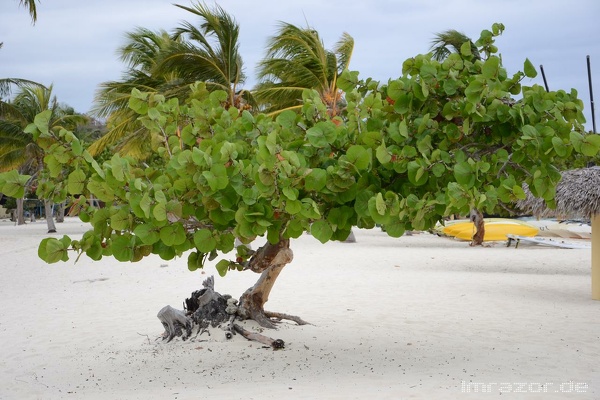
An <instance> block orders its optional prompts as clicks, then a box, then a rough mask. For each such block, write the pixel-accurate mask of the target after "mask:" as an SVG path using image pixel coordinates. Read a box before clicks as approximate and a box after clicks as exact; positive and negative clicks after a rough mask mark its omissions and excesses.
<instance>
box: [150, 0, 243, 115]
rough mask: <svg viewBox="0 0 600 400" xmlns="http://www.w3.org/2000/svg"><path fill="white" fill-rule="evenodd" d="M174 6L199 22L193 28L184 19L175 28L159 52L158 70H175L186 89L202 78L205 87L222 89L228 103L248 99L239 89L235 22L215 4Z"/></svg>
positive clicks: (240, 76) (239, 61)
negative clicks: (199, 19)
mask: <svg viewBox="0 0 600 400" xmlns="http://www.w3.org/2000/svg"><path fill="white" fill-rule="evenodd" d="M177 7H179V8H182V9H184V10H186V11H189V12H191V13H192V14H195V15H197V16H199V17H201V18H202V21H203V22H202V24H201V25H200V27H199V28H197V27H196V26H194V25H193V24H191V23H189V22H187V21H184V22H183V23H182V24H181V26H180V27H179V28H177V29H175V32H174V34H173V36H172V38H173V42H172V43H171V46H170V47H169V48H168V49H166V51H165V52H163V53H162V54H161V55H162V57H161V59H160V60H159V61H160V62H159V68H158V69H159V71H162V72H163V73H167V72H171V73H175V74H176V75H177V76H178V77H179V79H180V80H181V87H182V88H185V89H186V90H187V89H188V87H189V84H190V83H194V82H197V81H201V82H205V83H206V87H207V89H208V90H209V91H213V90H224V91H225V92H227V95H228V99H229V100H228V102H229V104H230V105H234V106H240V105H242V104H244V103H245V102H247V101H249V100H250V98H249V93H248V92H247V91H244V90H240V85H241V84H243V83H244V80H245V78H246V77H245V75H244V73H243V63H242V57H241V55H240V53H239V33H240V26H239V24H238V23H237V22H236V21H235V19H234V18H232V17H231V16H230V15H229V14H228V13H227V12H225V10H223V8H221V7H220V6H218V5H216V6H215V7H214V9H211V8H209V7H207V6H206V5H202V4H199V3H196V4H194V5H193V7H185V6H182V5H177ZM211 42H212V43H211ZM185 94H186V92H184V93H181V95H185Z"/></svg>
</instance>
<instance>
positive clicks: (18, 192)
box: [0, 169, 31, 199]
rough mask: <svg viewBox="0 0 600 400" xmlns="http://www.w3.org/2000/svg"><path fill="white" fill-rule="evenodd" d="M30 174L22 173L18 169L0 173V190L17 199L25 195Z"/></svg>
mask: <svg viewBox="0 0 600 400" xmlns="http://www.w3.org/2000/svg"><path fill="white" fill-rule="evenodd" d="M30 178H31V176H30V175H20V174H19V173H18V172H17V170H16V169H13V170H10V171H8V172H3V173H0V192H2V193H3V194H5V195H7V196H10V197H14V198H17V199H21V198H23V196H25V185H26V184H27V182H28V181H29V179H30Z"/></svg>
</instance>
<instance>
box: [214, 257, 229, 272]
mask: <svg viewBox="0 0 600 400" xmlns="http://www.w3.org/2000/svg"><path fill="white" fill-rule="evenodd" d="M230 265H231V262H230V261H227V260H221V261H219V262H218V263H217V265H215V268H216V269H217V272H218V273H219V275H220V276H225V275H227V271H228V270H229V266H230Z"/></svg>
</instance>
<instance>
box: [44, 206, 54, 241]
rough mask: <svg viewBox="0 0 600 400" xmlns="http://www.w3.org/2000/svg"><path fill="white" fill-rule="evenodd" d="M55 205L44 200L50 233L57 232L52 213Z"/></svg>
mask: <svg viewBox="0 0 600 400" xmlns="http://www.w3.org/2000/svg"><path fill="white" fill-rule="evenodd" d="M53 205H54V203H53V202H52V200H44V213H45V214H46V224H48V233H54V232H56V225H55V224H54V217H53V215H52V214H53V213H52V208H53V207H52V206H53Z"/></svg>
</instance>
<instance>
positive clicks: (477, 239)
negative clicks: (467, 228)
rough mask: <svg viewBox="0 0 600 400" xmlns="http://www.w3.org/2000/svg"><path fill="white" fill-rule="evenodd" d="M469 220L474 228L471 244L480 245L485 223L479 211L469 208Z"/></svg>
mask: <svg viewBox="0 0 600 400" xmlns="http://www.w3.org/2000/svg"><path fill="white" fill-rule="evenodd" d="M471 222H473V223H474V224H475V229H476V231H475V234H474V235H473V240H472V241H471V246H481V245H482V244H483V238H484V236H485V223H484V221H483V214H482V213H481V211H479V210H478V209H476V208H474V209H472V210H471Z"/></svg>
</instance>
